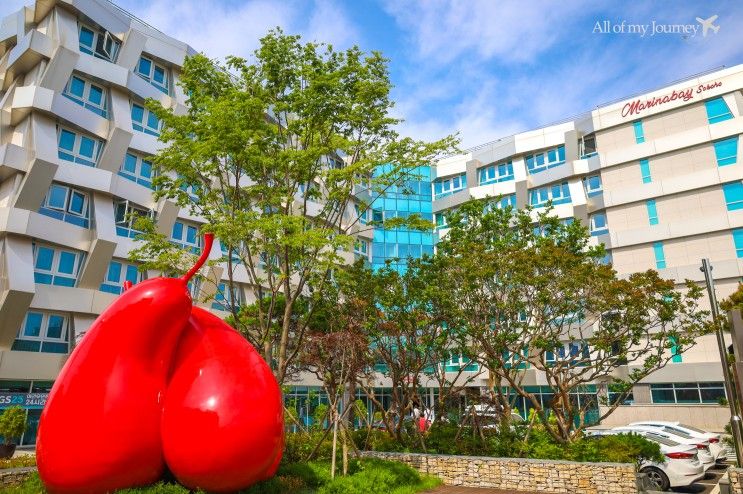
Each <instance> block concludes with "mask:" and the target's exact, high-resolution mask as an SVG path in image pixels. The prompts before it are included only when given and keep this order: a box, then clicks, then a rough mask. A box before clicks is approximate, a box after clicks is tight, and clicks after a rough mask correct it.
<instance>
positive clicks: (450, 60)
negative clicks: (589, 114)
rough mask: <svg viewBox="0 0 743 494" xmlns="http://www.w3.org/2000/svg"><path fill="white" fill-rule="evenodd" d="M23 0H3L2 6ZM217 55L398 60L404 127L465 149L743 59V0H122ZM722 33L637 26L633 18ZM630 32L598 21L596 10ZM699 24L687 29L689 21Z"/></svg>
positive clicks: (395, 73)
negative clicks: (268, 46)
mask: <svg viewBox="0 0 743 494" xmlns="http://www.w3.org/2000/svg"><path fill="white" fill-rule="evenodd" d="M23 3H27V2H26V1H24V0H3V1H2V2H0V14H3V15H4V14H5V13H6V12H10V11H11V10H14V9H15V8H17V7H18V6H20V5H21V4H23ZM117 3H118V4H119V5H120V6H122V7H123V8H125V9H127V10H129V11H130V12H132V13H133V14H135V15H136V16H138V17H140V18H142V19H144V20H146V21H147V22H149V23H150V24H152V25H153V26H155V27H157V28H158V29H160V30H161V31H163V32H165V33H167V34H169V35H171V36H174V37H176V38H178V39H181V40H183V41H185V42H187V43H189V44H190V45H191V46H193V47H194V48H195V49H197V50H199V51H204V52H205V53H206V54H207V55H209V56H211V57H222V56H225V55H228V54H235V55H242V56H249V55H250V53H251V52H252V51H253V50H254V49H255V48H256V46H257V43H258V38H260V37H261V36H262V35H263V34H265V32H266V31H267V30H268V29H270V28H272V27H274V26H281V27H282V28H283V29H284V31H286V32H290V33H298V34H301V35H302V36H303V37H304V38H305V39H309V40H317V41H326V42H330V43H332V44H333V45H335V46H336V47H339V48H343V47H347V46H350V45H353V44H358V45H359V46H360V47H361V48H362V49H365V50H380V51H382V52H383V53H384V54H385V56H386V57H388V58H390V59H391V62H390V70H391V75H392V80H393V83H394V85H395V89H394V93H393V97H394V99H395V101H396V102H397V106H396V109H395V113H396V116H398V117H402V118H404V119H405V122H404V123H403V124H401V126H400V131H401V132H402V133H404V134H407V135H410V136H411V137H415V138H423V139H435V138H438V137H441V136H443V135H446V134H449V133H454V132H460V134H461V138H462V147H464V148H466V147H469V146H474V145H477V144H481V143H484V142H487V141H491V140H494V139H497V138H500V137H503V136H507V135H510V134H513V133H515V132H520V131H523V130H528V129H531V128H535V127H538V126H540V125H545V124H548V123H551V122H554V121H557V120H561V119H564V118H567V117H570V116H572V115H575V114H577V113H581V112H583V111H586V110H589V109H591V108H594V107H595V106H597V105H599V104H602V103H605V102H607V101H611V100H615V99H618V98H622V97H625V96H629V95H631V94H633V93H636V92H640V91H645V90H649V89H653V88H655V87H658V86H661V85H664V84H667V83H670V82H672V81H675V80H678V79H681V78H684V77H686V76H689V75H692V74H695V73H699V72H702V71H705V70H709V69H713V68H716V67H720V66H722V65H726V66H732V65H736V64H740V63H743V34H741V28H743V2H740V1H739V0H730V1H720V2H713V1H707V2H698V1H693V0H689V1H655V2H648V1H644V2H607V1H599V0H591V1H589V0H585V1H584V0H563V1H561V2H557V1H546V0H544V1H542V0H528V1H525V0H521V1H503V0H501V1H496V0H482V1H480V0H460V1H456V0H454V1H445V0H420V1H414V0H353V1H352V0H348V1H340V0H178V1H174V0H119V1H118V2H117ZM714 14H717V15H718V16H719V18H718V19H717V20H716V21H715V24H716V25H718V26H720V29H719V32H718V33H717V34H713V33H711V32H710V33H709V34H708V35H707V36H706V37H703V36H702V32H701V29H699V30H698V31H697V32H696V34H695V33H693V32H690V33H689V34H687V35H682V34H656V35H654V36H650V33H649V32H648V33H646V35H645V36H644V37H643V36H641V35H639V34H630V33H627V32H626V31H628V30H629V27H628V26H629V25H630V24H637V25H640V24H641V25H650V26H651V29H652V23H653V22H655V23H656V25H663V26H666V25H689V26H696V27H700V25H699V23H698V22H697V21H696V20H695V18H696V17H701V18H704V19H706V18H708V17H710V16H712V15H714ZM604 21H609V22H610V25H611V26H617V29H620V28H621V25H622V24H621V23H622V22H623V21H624V22H625V34H617V33H608V34H602V33H599V32H594V31H596V23H597V22H600V23H601V25H602V26H604ZM687 29H691V28H687Z"/></svg>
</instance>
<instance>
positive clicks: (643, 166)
mask: <svg viewBox="0 0 743 494" xmlns="http://www.w3.org/2000/svg"><path fill="white" fill-rule="evenodd" d="M640 176H641V177H642V183H644V184H649V183H650V182H652V181H653V177H652V175H651V174H650V161H648V160H647V159H644V160H640Z"/></svg>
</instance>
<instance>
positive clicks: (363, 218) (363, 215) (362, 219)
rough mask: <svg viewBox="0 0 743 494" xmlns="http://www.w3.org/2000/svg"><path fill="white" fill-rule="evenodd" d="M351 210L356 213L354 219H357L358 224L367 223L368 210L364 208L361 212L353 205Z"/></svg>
mask: <svg viewBox="0 0 743 494" xmlns="http://www.w3.org/2000/svg"><path fill="white" fill-rule="evenodd" d="M353 208H354V211H356V217H357V218H358V219H359V224H360V225H366V224H367V222H368V220H367V218H368V217H369V208H367V207H366V206H364V208H365V209H364V210H363V211H362V209H361V207H359V205H358V204H354V205H353Z"/></svg>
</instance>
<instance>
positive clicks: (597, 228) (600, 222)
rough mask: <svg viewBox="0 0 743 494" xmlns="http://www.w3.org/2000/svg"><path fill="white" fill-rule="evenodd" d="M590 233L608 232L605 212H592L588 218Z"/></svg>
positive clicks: (594, 234)
mask: <svg viewBox="0 0 743 494" xmlns="http://www.w3.org/2000/svg"><path fill="white" fill-rule="evenodd" d="M589 223H590V227H591V235H593V236H594V237H595V236H597V235H604V234H606V233H609V227H608V226H607V224H606V213H594V214H592V215H591V217H590V218H589Z"/></svg>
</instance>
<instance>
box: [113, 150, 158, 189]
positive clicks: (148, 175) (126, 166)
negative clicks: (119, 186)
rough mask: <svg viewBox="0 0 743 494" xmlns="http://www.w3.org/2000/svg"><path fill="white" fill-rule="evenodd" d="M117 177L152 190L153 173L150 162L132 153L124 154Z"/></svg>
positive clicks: (148, 159)
mask: <svg viewBox="0 0 743 494" xmlns="http://www.w3.org/2000/svg"><path fill="white" fill-rule="evenodd" d="M119 175H120V176H122V177H124V178H126V179H127V180H131V181H132V182H135V183H138V184H139V185H143V186H145V187H147V188H148V189H152V188H153V187H152V179H153V178H154V177H155V173H154V170H153V167H152V160H151V159H150V158H145V157H143V156H141V155H138V154H134V153H126V155H125V156H124V162H123V163H122V164H121V168H120V169H119Z"/></svg>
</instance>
